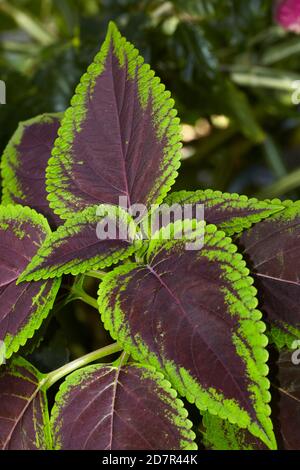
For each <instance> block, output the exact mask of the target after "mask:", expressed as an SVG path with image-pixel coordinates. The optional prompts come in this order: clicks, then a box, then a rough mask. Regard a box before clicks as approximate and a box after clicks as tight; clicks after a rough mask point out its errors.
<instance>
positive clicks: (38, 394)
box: [0, 358, 51, 450]
mask: <svg viewBox="0 0 300 470" xmlns="http://www.w3.org/2000/svg"><path fill="white" fill-rule="evenodd" d="M41 380H42V376H41V374H40V373H39V372H38V371H37V370H36V369H35V368H34V367H33V366H32V365H31V364H29V363H28V362H27V361H25V360H24V359H22V358H17V359H14V360H13V361H12V362H11V363H10V364H9V365H7V366H3V367H1V369H0V449H1V450H45V449H51V437H50V425H49V416H48V407H47V397H46V392H45V391H44V390H43V389H42V388H41V387H40V381H41Z"/></svg>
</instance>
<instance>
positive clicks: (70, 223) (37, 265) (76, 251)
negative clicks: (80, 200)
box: [18, 205, 140, 285]
mask: <svg viewBox="0 0 300 470" xmlns="http://www.w3.org/2000/svg"><path fill="white" fill-rule="evenodd" d="M100 209H101V211H103V212H101V214H100V212H99V211H100ZM97 214H98V215H97ZM98 224H99V225H98ZM99 227H103V232H102V234H101V233H100V231H98V228H99ZM107 227H108V232H107V229H106V228H107ZM111 228H114V229H115V233H109V230H110V229H111ZM123 231H124V232H123ZM131 232H132V233H131ZM102 235H103V236H105V237H106V236H107V237H108V238H107V239H104V238H99V237H100V236H102ZM134 235H135V225H134V222H133V220H132V218H131V217H130V216H129V214H128V213H127V212H125V211H124V210H122V209H121V208H120V207H117V206H109V205H102V206H94V207H88V208H87V209H85V210H83V211H82V212H80V213H79V214H75V215H74V217H73V218H72V219H70V220H67V221H66V222H65V224H64V225H62V226H60V227H59V228H58V229H57V231H56V232H54V233H50V234H49V236H48V237H47V238H46V240H45V242H44V243H43V245H42V246H41V247H40V249H39V250H38V252H37V254H36V255H35V256H34V257H33V259H32V260H31V262H30V263H29V264H28V266H27V267H26V269H25V270H24V272H23V273H22V275H21V276H20V277H19V280H18V282H22V281H24V280H25V281H31V280H40V279H48V278H52V277H57V276H61V275H62V274H68V273H71V274H73V275H77V274H79V273H84V272H86V271H88V270H89V269H94V270H95V269H100V268H104V267H107V266H110V265H111V264H112V263H116V262H118V261H120V260H123V259H125V258H127V257H129V256H130V255H131V254H132V253H134V251H135V250H137V249H138V248H139V247H140V242H138V241H136V242H135V243H133V240H134ZM21 285H22V284H21Z"/></svg>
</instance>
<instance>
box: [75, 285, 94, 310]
mask: <svg viewBox="0 0 300 470" xmlns="http://www.w3.org/2000/svg"><path fill="white" fill-rule="evenodd" d="M71 293H72V294H73V295H74V297H75V298H76V299H79V300H82V302H84V303H86V304H88V305H90V306H91V307H94V308H95V309H96V310H98V302H97V300H96V299H94V297H92V296H91V295H89V294H87V293H86V292H85V291H84V290H83V289H80V288H79V287H77V286H74V287H72V288H71ZM74 297H73V298H74Z"/></svg>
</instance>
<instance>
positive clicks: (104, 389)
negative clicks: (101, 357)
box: [51, 364, 197, 450]
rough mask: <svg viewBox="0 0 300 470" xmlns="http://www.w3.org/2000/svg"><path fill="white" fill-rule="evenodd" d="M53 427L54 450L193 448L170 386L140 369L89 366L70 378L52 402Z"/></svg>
mask: <svg viewBox="0 0 300 470" xmlns="http://www.w3.org/2000/svg"><path fill="white" fill-rule="evenodd" d="M51 424H52V432H53V439H54V448H56V449H64V450H66V449H77V450H87V449H90V450H133V449H134V450H137V449H144V450H173V449H174V450H179V449H196V448H197V446H196V444H195V443H194V442H193V441H194V438H195V435H194V433H193V432H192V431H191V426H192V423H191V422H190V421H188V420H187V412H186V410H185V409H184V408H183V403H182V402H181V400H179V399H177V398H176V392H175V391H174V390H172V389H171V387H170V383H169V382H167V381H166V380H165V379H164V378H163V376H162V375H160V374H158V373H157V372H156V371H155V370H154V369H153V368H149V367H147V366H142V365H138V364H134V365H133V364H132V365H127V366H122V367H120V366H114V365H112V366H110V365H92V366H89V367H86V368H84V369H81V370H78V371H76V372H75V373H73V374H71V375H70V376H69V377H68V378H67V380H66V381H65V382H64V383H63V385H62V386H61V388H60V391H59V393H58V396H57V397H56V403H55V406H54V409H53V411H52V416H51Z"/></svg>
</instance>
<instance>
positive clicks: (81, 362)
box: [44, 343, 123, 389]
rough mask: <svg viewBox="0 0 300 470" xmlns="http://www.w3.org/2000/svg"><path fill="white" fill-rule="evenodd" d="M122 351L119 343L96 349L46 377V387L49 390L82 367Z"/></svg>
mask: <svg viewBox="0 0 300 470" xmlns="http://www.w3.org/2000/svg"><path fill="white" fill-rule="evenodd" d="M122 350H123V349H122V347H121V346H119V345H118V343H113V344H109V345H108V346H105V347H104V348H100V349H96V351H93V352H91V353H89V354H86V355H85V356H82V357H79V358H78V359H75V360H74V361H72V362H69V363H68V364H65V365H64V366H62V367H60V368H59V369H56V370H54V371H52V372H50V373H49V374H48V375H47V377H46V380H45V383H44V387H46V389H48V388H50V387H51V386H52V385H54V384H55V383H56V382H57V381H58V380H60V379H62V378H63V377H65V376H66V375H68V374H70V373H71V372H73V371H74V370H77V369H79V368H81V367H84V366H86V365H87V364H90V363H91V362H94V361H96V360H98V359H102V358H103V357H106V356H110V355H111V354H115V353H117V352H120V351H122Z"/></svg>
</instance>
